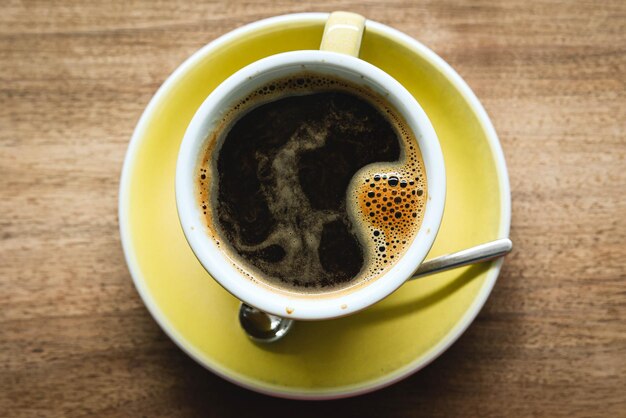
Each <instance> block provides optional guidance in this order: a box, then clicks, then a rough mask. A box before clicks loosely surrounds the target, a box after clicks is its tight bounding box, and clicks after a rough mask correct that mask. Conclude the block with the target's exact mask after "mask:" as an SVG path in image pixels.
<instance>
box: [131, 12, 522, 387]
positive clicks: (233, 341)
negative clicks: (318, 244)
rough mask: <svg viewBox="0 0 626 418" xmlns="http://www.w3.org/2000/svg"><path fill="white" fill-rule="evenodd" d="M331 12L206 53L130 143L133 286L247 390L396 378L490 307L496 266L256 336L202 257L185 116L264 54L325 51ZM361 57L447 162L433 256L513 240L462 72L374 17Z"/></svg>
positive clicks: (186, 69)
mask: <svg viewBox="0 0 626 418" xmlns="http://www.w3.org/2000/svg"><path fill="white" fill-rule="evenodd" d="M327 16H328V15H327V14H319V13H315V14H297V15H288V16H280V17H276V18H271V19H267V20H264V21H260V22H255V23H253V24H251V25H248V26H245V27H243V28H240V29H237V30H235V31H233V32H231V33H229V34H227V35H224V36H223V37H221V38H219V39H218V40H216V41H214V42H212V43H211V44H209V45H207V46H206V47H204V48H202V49H201V50H200V51H198V52H197V53H196V54H194V55H193V56H192V57H191V58H189V59H188V60H187V61H186V62H185V63H183V64H182V65H181V66H180V67H179V68H178V69H177V70H176V71H175V72H174V73H173V74H172V75H171V76H170V77H169V78H168V79H167V81H166V82H165V83H164V84H163V86H162V87H161V88H160V89H159V91H158V92H157V93H156V95H155V96H154V98H153V99H152V101H151V102H150V104H149V105H148V107H147V109H146V110H145V112H144V114H143V116H142V117H141V119H140V121H139V124H138V125H137V128H136V130H135V133H134V135H133V138H132V140H131V143H130V146H129V149H128V153H127V156H126V161H125V164H124V170H123V173H122V179H121V187H120V207H119V217H120V229H121V236H122V243H123V245H124V251H125V253H126V259H127V262H128V265H129V269H130V272H131V274H132V277H133V280H134V281H135V285H136V287H137V289H138V291H139V293H140V295H141V297H142V298H143V300H144V302H145V304H146V306H147V307H148V309H149V310H150V312H151V314H152V315H153V316H154V318H155V319H156V321H157V322H158V323H159V324H160V326H161V327H162V328H163V329H164V330H165V332H166V333H167V334H168V335H169V336H170V337H171V338H172V339H173V340H174V341H175V342H176V343H177V344H178V345H179V346H180V347H181V348H182V349H183V350H184V351H186V352H187V353H188V354H189V355H190V356H191V357H193V358H194V359H195V360H196V361H198V362H199V363H200V364H202V365H204V366H205V367H207V368H208V369H210V370H212V371H213V372H215V373H217V374H218V375H220V376H222V377H224V378H226V379H228V380H230V381H233V382H235V383H237V384H239V385H242V386H245V387H247V388H250V389H253V390H256V391H259V392H263V393H268V394H272V395H276V396H283V397H290V398H315V399H328V398H336V397H344V396H351V395H355V394H359V393H364V392H368V391H371V390H375V389H378V388H380V387H383V386H386V385H388V384H391V383H393V382H395V381H397V380H399V379H401V378H403V377H405V376H408V375H409V374H411V373H413V372H415V371H416V370H418V369H420V368H422V367H423V366H424V365H426V364H427V363H429V362H430V361H432V360H433V359H434V358H436V357H437V356H438V355H440V354H441V353H442V352H443V351H444V350H445V349H446V348H447V347H449V346H450V344H452V343H453V342H454V341H455V340H456V339H457V338H458V337H459V335H460V334H461V333H462V332H463V331H464V330H465V329H466V328H467V326H468V325H469V324H470V322H471V321H472V320H473V319H474V317H475V316H476V314H477V313H478V311H479V310H480V308H481V307H482V306H483V304H484V302H485V300H486V298H487V296H488V295H489V293H490V291H491V289H492V287H493V285H494V283H495V280H496V278H497V276H498V273H499V271H500V265H501V261H498V262H493V263H485V264H482V265H476V266H472V267H466V268H461V269H457V270H453V271H450V272H446V273H441V274H438V275H435V276H430V277H426V278H423V279H420V280H417V281H414V282H411V283H407V284H405V285H404V286H403V287H401V288H400V289H399V290H398V291H397V292H395V293H394V294H392V295H391V296H390V297H388V298H387V299H385V300H383V301H382V302H380V303H378V304H377V305H375V306H373V307H371V308H369V309H367V310H365V311H363V312H360V313H358V314H355V315H353V316H349V317H346V318H341V319H336V320H331V321H322V322H306V323H297V324H296V326H295V327H294V329H293V332H292V333H290V334H289V335H288V336H287V337H286V338H285V339H284V340H282V341H279V342H277V343H275V344H272V345H256V344H254V343H252V342H251V341H250V340H249V339H248V338H247V337H246V335H245V334H244V333H243V331H242V330H241V329H240V328H239V324H238V321H237V312H238V308H239V302H238V301H237V300H236V299H235V298H234V297H233V296H231V295H230V294H229V293H227V292H226V291H225V290H224V289H223V288H221V287H220V286H219V285H218V284H217V283H216V282H215V281H214V280H212V278H211V277H210V276H209V275H208V274H207V272H206V271H205V270H204V269H203V268H202V266H201V265H200V263H199V262H198V261H197V260H196V258H195V257H194V255H193V253H192V251H191V249H190V248H189V246H188V245H187V241H186V240H185V237H184V235H183V232H182V230H181V228H180V224H179V222H178V217H177V213H176V206H175V198H174V176H175V164H176V158H177V153H178V147H179V145H180V142H181V140H182V138H183V134H184V132H185V129H186V127H187V124H188V123H189V121H190V120H191V118H192V116H193V115H194V113H195V111H196V109H197V108H198V107H199V106H200V104H201V103H202V102H203V101H204V99H205V98H206V97H207V95H208V94H209V93H210V92H211V91H212V89H214V88H215V87H216V86H217V85H218V84H219V83H220V82H222V81H223V80H224V79H225V78H227V77H228V76H229V75H230V74H232V73H234V72H235V71H236V70H238V69H239V68H241V67H243V66H245V65H247V64H249V63H251V62H253V61H256V60H258V59H260V58H263V57H266V56H268V55H271V54H276V53H279V52H284V51H290V50H297V49H317V48H318V47H319V43H320V40H321V37H322V31H323V27H324V22H325V20H326V18H327ZM361 58H362V59H364V60H366V61H369V62H370V63H372V64H374V65H376V66H378V67H380V68H382V69H383V70H384V71H386V72H388V73H389V74H391V75H392V76H393V77H395V78H396V79H397V80H398V81H399V82H400V83H402V84H403V85H404V86H406V88H407V89H408V90H409V91H410V92H411V93H412V94H413V95H414V96H415V98H416V99H417V101H418V102H419V103H420V104H421V105H422V107H423V108H424V110H425V111H426V113H427V114H428V117H429V118H430V120H431V121H432V124H433V126H434V128H435V130H436V131H437V134H438V136H439V140H440V142H441V146H442V149H443V154H444V158H445V162H446V169H447V182H448V183H447V186H448V194H447V199H446V209H445V213H444V218H443V222H442V226H441V230H440V232H439V234H438V236H437V240H436V241H435V244H434V247H433V249H432V250H431V252H430V254H429V257H428V258H431V257H433V256H437V255H441V254H444V253H447V252H453V251H457V250H460V249H463V248H466V247H469V246H472V245H475V244H480V243H483V242H486V241H489V240H492V239H496V238H500V237H505V236H508V232H509V224H510V193H509V184H508V178H507V172H506V165H505V162H504V157H503V155H502V151H501V148H500V145H499V142H498V139H497V137H496V134H495V131H494V129H493V127H492V125H491V122H490V121H489V119H488V117H487V115H486V113H485V111H484V109H483V108H482V106H481V105H480V103H479V102H478V100H477V99H476V97H475V96H474V94H473V93H472V92H471V90H470V89H469V87H467V85H466V84H465V83H464V82H463V80H462V79H461V78H460V77H459V76H458V75H457V74H456V73H455V72H454V71H453V70H452V69H451V68H450V67H449V66H448V65H447V64H446V63H445V62H444V61H443V60H442V59H441V58H439V57H438V56H436V55H435V54H434V53H433V52H432V51H430V50H428V49H427V48H425V47H424V46H423V45H421V44H419V43H418V42H417V41H415V40H413V39H412V38H409V37H408V36H406V35H403V34H401V33H400V32H397V31H395V30H393V29H391V28H389V27H386V26H384V25H381V24H378V23H376V22H371V21H368V22H367V26H366V32H365V35H364V37H363V41H362V47H361Z"/></svg>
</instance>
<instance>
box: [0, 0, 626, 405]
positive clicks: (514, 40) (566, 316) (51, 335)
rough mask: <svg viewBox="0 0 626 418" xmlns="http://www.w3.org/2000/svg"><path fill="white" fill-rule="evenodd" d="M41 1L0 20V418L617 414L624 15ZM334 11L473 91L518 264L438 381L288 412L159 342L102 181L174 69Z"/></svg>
mask: <svg viewBox="0 0 626 418" xmlns="http://www.w3.org/2000/svg"><path fill="white" fill-rule="evenodd" d="M54 3H56V5H54V4H53V2H46V1H17V0H5V1H4V2H3V3H2V7H1V10H2V12H1V13H0V170H1V171H0V185H1V187H0V213H1V214H2V221H1V224H0V416H6V417H18V416H29V417H30V416H33V417H34V416H37V417H42V416H65V417H69V416H89V417H91V416H131V417H139V416H146V417H155V416H164V417H174V416H220V417H222V416H229V415H233V416H245V414H246V413H248V414H252V413H254V415H255V416H261V417H262V416H273V417H274V416H276V417H278V416H290V417H306V416H328V417H332V416H337V415H338V412H340V411H341V413H342V415H343V416H346V415H347V416H353V415H354V416H356V415H366V416H377V417H395V416H425V417H437V416H451V417H466V416H477V417H489V416H545V417H557V416H567V417H591V416H603V417H616V416H622V417H623V416H626V389H625V387H626V242H625V241H626V162H625V159H624V158H625V155H626V139H625V132H626V124H625V123H626V110H625V109H626V90H625V82H626V3H625V2H624V1H623V0H621V1H620V0H618V1H602V2H597V4H594V2H590V1H578V2H572V1H566V2H562V3H559V2H546V1H529V0H515V1H509V2H504V1H500V2H488V1H478V2H469V1H468V2H456V1H425V2H420V3H413V2H411V1H408V0H393V1H386V2H382V1H373V0H365V1H362V2H348V1H344V2H341V1H326V0H320V1H317V2H315V3H314V4H306V3H303V2H298V1H295V0H285V1H274V2H269V3H273V4H262V3H261V2H259V3H258V4H256V3H253V2H248V1H234V0H229V1H216V2H211V3H204V2H200V1H193V2H179V1H172V0H168V1H137V2H135V1H128V0H112V1H108V2H96V1H88V2H85V1H79V0H64V1H59V2H54ZM335 9H349V10H353V11H356V12H359V13H362V14H364V15H366V16H369V17H372V18H374V19H375V20H378V21H381V22H383V23H386V24H389V25H392V26H395V27H397V28H398V29H400V30H402V31H404V32H406V33H408V34H410V35H412V36H414V37H416V38H417V39H419V40H421V41H422V42H424V43H425V44H426V45H428V46H429V47H431V48H432V49H433V50H435V52H437V53H438V54H440V55H441V56H442V57H443V58H444V59H446V60H447V61H448V62H449V63H450V64H451V65H452V66H453V67H454V68H455V69H456V70H457V71H458V72H459V73H460V74H461V75H462V76H463V77H464V78H465V79H466V80H467V81H468V83H469V84H470V86H471V87H472V88H473V89H474V91H475V92H476V94H477V95H478V97H479V98H480V99H481V100H482V102H483V104H484V105H485V107H486V109H487V111H488V112H489V114H490V115H491V117H492V120H493V122H494V124H495V127H496V130H497V131H498V133H499V135H500V139H501V141H502V145H503V148H504V152H505V154H506V158H507V161H508V164H509V170H510V177H511V188H512V195H513V223H512V229H511V236H512V239H513V241H514V242H515V244H516V249H515V252H514V253H513V254H512V255H511V256H510V257H509V258H508V260H507V262H506V263H505V266H504V269H503V271H502V275H501V277H500V279H499V281H498V283H497V285H496V287H495V289H494V292H493V294H492V295H491V297H490V299H489V301H488V302H487V305H486V306H485V308H484V309H483V310H482V312H481V314H480V315H479V317H478V319H477V320H476V322H475V323H474V324H473V325H472V326H471V327H470V328H469V330H468V331H467V332H466V333H465V334H464V335H463V336H462V337H461V339H460V340H459V341H458V342H457V343H456V344H454V346H453V347H452V348H451V349H450V350H449V351H448V352H447V353H445V354H444V355H443V356H442V357H441V358H439V359H438V360H437V361H435V362H434V363H433V364H432V365H430V366H428V367H427V368H426V369H424V370H423V371H421V372H419V373H418V374H416V375H414V376H413V377H411V378H409V379H407V380H405V381H403V382H401V383H399V384H396V385H394V386H392V387H390V388H387V389H384V390H381V391H379V392H377V393H373V394H370V395H366V396H362V397H358V398H354V399H348V400H342V401H333V402H326V403H299V402H295V401H285V400H279V399H273V398H269V397H266V396H262V395H258V394H255V393H252V392H249V391H247V390H244V389H241V388H239V387H236V386H234V385H232V384H230V383H227V382H225V381H223V380H222V379H220V378H218V377H216V376H214V375H213V374H211V373H209V372H207V371H206V370H204V369H203V368H201V367H200V366H198V365H197V364H195V363H194V362H193V361H192V360H190V359H189V358H188V357H187V356H186V355H185V354H183V353H182V352H181V351H180V350H179V349H178V348H176V346H175V345H174V344H173V343H172V342H171V341H170V340H169V339H168V338H167V337H166V336H165V335H164V334H163V332H162V331H161V330H160V329H159V327H158V326H157V325H156V323H155V322H154V321H153V320H152V318H151V317H150V316H149V314H148V312H147V311H146V309H145V308H144V306H143V304H142V303H141V301H140V299H139V297H138V295H137V292H136V291H135V289H134V288H133V285H132V282H131V279H130V276H129V273H128V271H127V268H126V264H125V262H124V258H123V254H122V249H121V245H120V241H119V234H118V223H117V212H116V210H117V194H118V181H119V175H120V169H121V166H122V161H123V158H124V153H125V152H126V147H127V145H128V141H129V138H130V135H131V133H132V131H133V128H134V126H135V123H136V122H137V119H138V117H139V116H140V114H141V112H142V110H143V109H144V107H145V106H146V104H147V103H148V100H149V99H150V97H151V96H152V95H153V93H154V92H155V90H156V89H157V88H158V87H159V85H160V84H161V83H162V82H163V81H164V80H165V78H166V77H167V76H168V74H170V72H171V71H173V70H174V68H176V67H177V66H178V65H179V64H180V63H181V62H182V61H183V60H184V59H185V58H186V57H187V56H188V55H190V54H191V53H192V52H194V51H195V50H196V49H198V48H199V47H200V46H202V45H203V44H205V43H206V42H207V41H209V40H211V39H214V38H216V37H218V36H219V35H221V34H223V33H225V32H227V31H229V30H231V29H234V28H235V27H237V26H240V25H242V24H244V23H247V22H252V21H255V20H258V19H260V18H264V17H268V16H272V15H276V14H283V13H288V12H301V11H330V10H335ZM270 412H272V414H271V415H269V414H270Z"/></svg>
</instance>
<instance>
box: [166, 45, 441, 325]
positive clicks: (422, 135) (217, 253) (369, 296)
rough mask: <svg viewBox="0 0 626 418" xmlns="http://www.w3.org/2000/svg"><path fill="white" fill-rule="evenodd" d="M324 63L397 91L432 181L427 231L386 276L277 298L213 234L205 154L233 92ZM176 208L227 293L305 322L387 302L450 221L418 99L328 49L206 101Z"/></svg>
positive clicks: (301, 55) (183, 160) (393, 98)
mask: <svg viewBox="0 0 626 418" xmlns="http://www.w3.org/2000/svg"><path fill="white" fill-rule="evenodd" d="M303 64H304V65H318V66H319V65H323V66H327V67H329V68H331V67H332V68H336V69H338V70H339V69H345V70H346V71H353V72H358V73H360V74H362V75H363V76H364V77H366V78H367V79H368V80H370V81H372V82H374V83H376V84H377V85H379V86H380V87H381V88H382V89H384V90H385V91H387V92H389V94H390V95H389V96H388V97H389V100H390V102H392V104H393V105H394V106H395V107H396V108H397V110H398V112H399V113H400V114H401V115H402V116H403V117H404V118H405V120H406V122H407V124H408V125H409V127H410V128H411V129H412V130H413V132H414V133H415V136H416V139H417V142H418V146H419V149H420V151H421V153H422V158H423V161H424V166H425V169H426V178H427V195H428V200H427V202H426V205H425V208H424V217H423V220H422V225H421V227H420V229H419V231H418V233H417V235H416V237H415V238H414V240H413V242H412V243H411V244H410V245H409V247H408V248H407V250H406V251H405V253H404V255H403V256H402V258H401V259H400V260H399V261H398V262H397V263H396V264H395V265H394V266H393V267H392V268H391V269H390V270H389V271H388V272H386V273H385V274H384V275H383V276H382V277H380V278H378V279H376V280H374V281H372V282H371V283H368V284H366V285H364V286H361V287H359V288H357V289H355V290H353V291H347V292H337V293H336V294H335V293H331V294H329V295H323V296H319V295H316V296H309V295H297V294H293V295H291V294H285V293H283V292H272V291H271V290H270V289H269V288H268V287H267V286H263V285H260V284H258V283H255V282H253V281H252V280H250V279H249V278H248V277H246V276H245V275H244V274H243V273H241V272H240V271H238V270H237V269H236V268H235V266H234V265H233V264H232V263H231V262H230V261H229V259H228V257H227V256H226V255H225V254H224V252H223V251H221V250H220V249H219V248H218V247H217V245H216V244H215V242H214V241H213V240H212V239H211V238H210V237H209V236H208V234H207V233H206V229H205V225H204V222H205V218H204V216H203V214H202V211H201V209H200V207H199V205H198V204H197V199H196V194H195V178H196V176H195V175H194V173H196V168H197V167H198V161H199V156H198V152H199V150H200V149H201V147H202V144H203V143H204V141H205V140H206V138H207V136H209V133H210V132H211V130H212V128H213V125H212V124H214V123H215V121H216V120H219V119H220V118H219V117H217V116H218V115H220V112H223V110H224V109H223V105H224V103H226V102H228V101H231V102H232V101H233V100H234V99H233V98H232V97H230V96H232V94H231V93H232V92H233V91H234V90H235V89H236V88H237V87H238V86H241V85H243V84H245V83H246V82H248V80H251V79H253V78H254V77H257V76H258V75H259V74H265V73H267V72H268V71H273V70H276V69H280V68H286V67H287V66H295V65H303ZM175 184H176V204H177V209H178V214H179V220H180V223H181V226H182V229H183V232H184V234H185V237H186V239H187V241H188V243H189V245H190V247H191V248H192V250H193V252H194V254H195V255H196V257H197V258H198V260H199V261H200V263H201V264H202V265H203V266H204V268H205V269H206V270H207V271H208V272H209V274H211V276H212V277H213V278H214V279H215V280H216V281H217V282H218V283H219V284H221V285H222V286H223V287H224V288H225V289H226V290H228V291H229V292H230V293H232V294H233V295H234V296H235V297H237V298H238V299H240V300H242V301H244V302H245V303H247V304H249V305H251V306H255V307H257V308H259V309H261V310H263V311H265V312H268V313H272V314H275V315H279V316H286V317H290V318H293V319H298V320H319V319H330V318H336V317H340V316H345V315H349V314H352V313H354V312H357V311H359V310H361V309H364V308H366V307H368V306H370V305H372V304H374V303H376V302H378V301H380V300H381V299H383V298H385V297H386V296H388V295H389V294H391V293H392V292H393V291H395V290H396V289H397V288H398V287H400V286H401V285H402V284H403V283H404V282H405V281H406V280H407V279H408V278H410V277H411V274H412V273H413V272H414V271H415V269H416V268H417V267H418V266H419V265H420V264H421V262H422V261H423V260H424V259H425V257H426V255H427V254H428V251H429V250H430V248H431V247H432V244H433V243H434V240H435V237H436V235H437V232H438V230H439V226H440V224H441V220H442V218H443V209H444V204H445V195H446V180H445V167H444V161H443V154H442V152H441V147H440V144H439V141H438V139H437V135H436V133H435V130H434V128H433V127H432V124H431V123H430V120H429V119H428V117H427V116H426V113H425V112H424V111H423V109H422V108H421V106H420V105H419V104H418V103H417V101H416V100H415V98H414V97H413V96H412V95H411V94H410V93H409V92H408V91H407V90H406V89H405V88H404V87H403V86H402V85H401V84H400V83H399V82H398V81H396V80H395V79H393V78H392V77H391V76H389V75H388V74H386V73H385V72H383V71H382V70H380V69H379V68H377V67H375V66H373V65H371V64H369V63H367V62H366V61H363V60H361V59H358V58H355V57H352V56H348V55H344V54H338V53H334V52H328V51H319V50H311V51H309V50H304V51H292V52H285V53H281V54H277V55H273V56H270V57H266V58H263V59H261V60H259V61H256V62H254V63H252V64H250V65H248V66H246V67H244V68H243V69H241V70H239V71H237V72H236V73H234V74H233V75H231V76H230V77H229V78H227V79H226V80H225V81H224V82H223V83H221V84H220V85H219V86H218V87H217V88H216V89H215V90H214V91H213V92H212V93H211V94H210V95H209V96H208V97H207V99H206V100H205V101H204V103H203V104H202V105H201V106H200V108H199V109H198V110H197V112H196V114H195V115H194V117H193V119H192V120H191V123H190V124H189V126H188V128H187V131H186V132H185V136H184V138H183V142H182V144H181V148H180V151H179V155H178V161H177V166H176V183H175Z"/></svg>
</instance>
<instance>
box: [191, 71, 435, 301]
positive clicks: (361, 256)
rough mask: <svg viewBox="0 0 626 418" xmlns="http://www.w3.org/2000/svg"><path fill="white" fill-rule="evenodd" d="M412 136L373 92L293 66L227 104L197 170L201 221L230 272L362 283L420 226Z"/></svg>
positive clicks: (308, 285) (297, 287)
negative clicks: (294, 73) (294, 71)
mask: <svg viewBox="0 0 626 418" xmlns="http://www.w3.org/2000/svg"><path fill="white" fill-rule="evenodd" d="M423 173H424V169H423V163H422V160H421V156H420V153H419V151H418V149H417V145H416V142H415V139H414V137H413V135H412V134H411V133H410V131H409V130H408V129H407V128H406V126H405V124H404V123H403V122H402V119H401V118H400V117H399V115H398V114H397V113H396V112H395V111H394V110H393V109H392V108H391V106H390V105H388V104H387V103H386V102H385V101H384V100H383V99H382V98H380V97H378V96H376V95H374V93H372V92H369V91H367V90H365V89H364V88H359V87H356V86H352V85H349V84H347V83H345V82H343V81H338V80H332V79H328V78H324V77H318V76H315V75H312V74H302V75H301V76H298V77H292V78H288V79H282V80H279V81H275V82H273V83H271V84H268V85H266V86H264V87H262V88H261V89H259V90H258V91H257V92H255V93H254V94H253V95H251V96H250V97H248V98H246V99H244V100H243V101H242V102H241V103H239V104H238V105H236V106H235V107H234V108H233V109H232V111H231V112H229V115H228V116H227V117H225V119H224V121H223V127H222V128H221V129H220V132H216V133H215V134H214V135H213V136H212V138H209V145H208V146H207V150H206V151H205V156H204V159H203V160H202V164H201V167H200V173H199V181H198V186H199V195H200V202H201V205H202V208H203V210H204V212H205V214H206V215H207V221H208V227H209V230H210V231H211V233H212V234H213V236H214V238H215V239H216V241H218V242H219V243H220V245H221V247H222V248H223V249H224V251H226V252H227V253H228V254H229V255H230V256H231V258H232V259H233V260H234V262H235V264H236V265H237V267H238V268H239V269H240V271H242V272H244V273H246V274H247V275H248V276H249V277H251V278H252V279H254V280H258V281H261V282H265V283H267V284H269V285H271V286H274V287H276V286H277V287H279V288H283V289H285V290H290V291H297V292H307V293H311V292H314V293H319V292H328V291H333V290H338V289H342V288H345V287H348V286H352V285H353V284H356V283H359V282H362V281H364V280H370V279H372V278H374V277H376V276H378V275H380V273H382V272H384V271H385V270H386V269H387V268H388V267H389V266H391V265H392V264H393V261H394V260H397V259H398V258H399V257H400V256H401V255H402V252H403V250H404V249H405V248H406V247H407V246H408V245H409V244H410V242H411V241H412V239H413V237H414V235H415V233H416V232H417V230H418V229H419V225H420V223H421V219H422V216H421V214H422V211H423V206H424V200H425V198H426V196H425V190H426V189H425V186H426V179H425V176H424V174H423Z"/></svg>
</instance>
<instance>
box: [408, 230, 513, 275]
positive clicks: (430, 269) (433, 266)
mask: <svg viewBox="0 0 626 418" xmlns="http://www.w3.org/2000/svg"><path fill="white" fill-rule="evenodd" d="M512 249H513V243H512V242H511V240H510V239H508V238H502V239H497V240H495V241H491V242H487V243H485V244H481V245H477V246H475V247H472V248H468V249H466V250H463V251H458V252H456V253H452V254H446V255H442V256H440V257H436V258H433V259H431V260H428V261H424V262H423V263H422V264H421V265H420V266H419V267H418V268H417V270H415V272H414V273H413V277H411V278H410V279H408V280H414V279H419V278H420V277H423V276H426V275H429V274H433V273H439V272H441V271H446V270H450V269H453V268H457V267H461V266H466V265H468V264H474V263H480V262H483V261H488V260H493V259H494V258H498V257H501V256H503V255H506V254H508V253H509V252H510V251H511V250H512ZM408 280H407V281H408Z"/></svg>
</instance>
